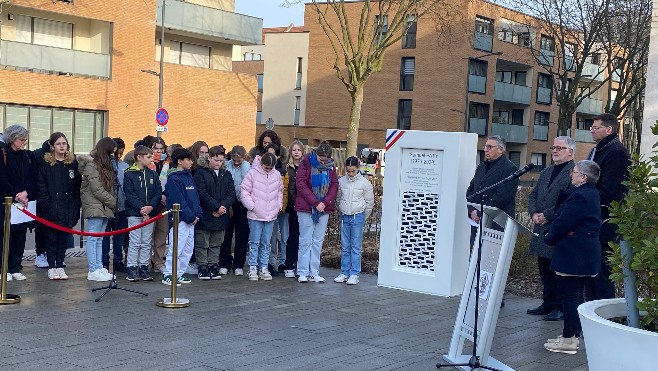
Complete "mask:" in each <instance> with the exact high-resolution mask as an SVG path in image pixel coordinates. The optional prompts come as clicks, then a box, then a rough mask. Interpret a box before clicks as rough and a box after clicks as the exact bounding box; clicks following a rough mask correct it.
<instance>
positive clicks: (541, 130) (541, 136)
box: [532, 125, 548, 140]
mask: <svg viewBox="0 0 658 371" xmlns="http://www.w3.org/2000/svg"><path fill="white" fill-rule="evenodd" d="M532 139H533V140H548V126H544V125H535V126H533V128H532Z"/></svg>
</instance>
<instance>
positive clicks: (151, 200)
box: [123, 146, 162, 281]
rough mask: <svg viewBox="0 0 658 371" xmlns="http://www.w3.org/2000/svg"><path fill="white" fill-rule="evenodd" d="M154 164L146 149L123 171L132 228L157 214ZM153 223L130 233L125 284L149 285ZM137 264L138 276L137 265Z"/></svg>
mask: <svg viewBox="0 0 658 371" xmlns="http://www.w3.org/2000/svg"><path fill="white" fill-rule="evenodd" d="M151 162H153V150H151V149H150V148H147V147H145V146H139V147H137V148H135V163H134V164H133V165H132V166H131V167H129V168H128V170H126V172H125V174H124V179H123V182H124V184H123V193H124V194H125V197H126V217H127V218H128V226H129V227H132V226H135V225H137V224H140V223H142V222H144V221H147V220H149V219H150V218H152V217H154V216H155V215H156V214H157V210H158V205H159V204H160V199H161V198H162V186H161V185H160V179H159V178H158V174H157V173H156V172H155V171H153V170H151V169H149V165H150V164H151ZM153 227H154V225H153V223H151V224H149V225H146V226H144V227H142V228H139V229H135V230H134V231H130V235H129V239H130V244H129V246H128V263H127V266H128V276H127V277H126V279H127V280H128V281H138V280H139V279H142V280H144V281H152V280H153V278H151V276H150V274H149V267H148V264H149V261H150V260H151V244H152V243H153ZM138 264H139V275H138V272H137V265H138Z"/></svg>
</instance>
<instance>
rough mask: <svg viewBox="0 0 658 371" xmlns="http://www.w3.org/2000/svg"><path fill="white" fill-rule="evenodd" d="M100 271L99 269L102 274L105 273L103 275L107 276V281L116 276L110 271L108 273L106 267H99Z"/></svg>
mask: <svg viewBox="0 0 658 371" xmlns="http://www.w3.org/2000/svg"><path fill="white" fill-rule="evenodd" d="M100 271H101V273H102V274H103V275H105V277H107V280H108V281H110V280H113V279H115V278H116V277H114V275H113V274H112V273H110V271H108V270H107V269H106V268H101V269H100Z"/></svg>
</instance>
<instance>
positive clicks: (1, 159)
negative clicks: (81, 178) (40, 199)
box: [0, 125, 37, 281]
mask: <svg viewBox="0 0 658 371" xmlns="http://www.w3.org/2000/svg"><path fill="white" fill-rule="evenodd" d="M27 139H28V130H27V129H25V128H24V127H22V126H20V125H12V126H10V127H8V128H6V129H5V132H4V143H3V145H2V148H0V151H1V152H0V192H1V193H2V196H3V197H11V198H13V200H14V202H16V203H19V204H22V205H23V206H27V204H28V201H34V200H36V199H37V192H36V189H37V164H36V160H35V158H34V156H33V154H32V152H30V151H27V150H25V144H26V143H27ZM0 209H1V211H0V215H1V216H2V217H1V218H0V220H3V221H4V218H5V216H6V217H7V218H9V217H10V216H9V215H4V207H0ZM28 224H29V223H22V224H14V225H12V226H11V232H10V242H9V264H7V273H8V274H7V280H8V281H11V280H17V281H22V280H25V279H26V277H25V275H23V273H21V269H22V268H23V266H22V265H21V261H22V259H23V252H25V239H26V234H27V227H28ZM2 233H3V232H2V231H0V236H2ZM1 251H2V247H1V246H0V252H1Z"/></svg>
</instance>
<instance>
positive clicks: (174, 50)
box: [169, 41, 180, 64]
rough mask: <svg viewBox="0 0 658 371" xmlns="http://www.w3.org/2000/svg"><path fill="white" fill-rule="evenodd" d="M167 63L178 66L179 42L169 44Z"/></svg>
mask: <svg viewBox="0 0 658 371" xmlns="http://www.w3.org/2000/svg"><path fill="white" fill-rule="evenodd" d="M169 63H176V64H180V41H170V42H169Z"/></svg>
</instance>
